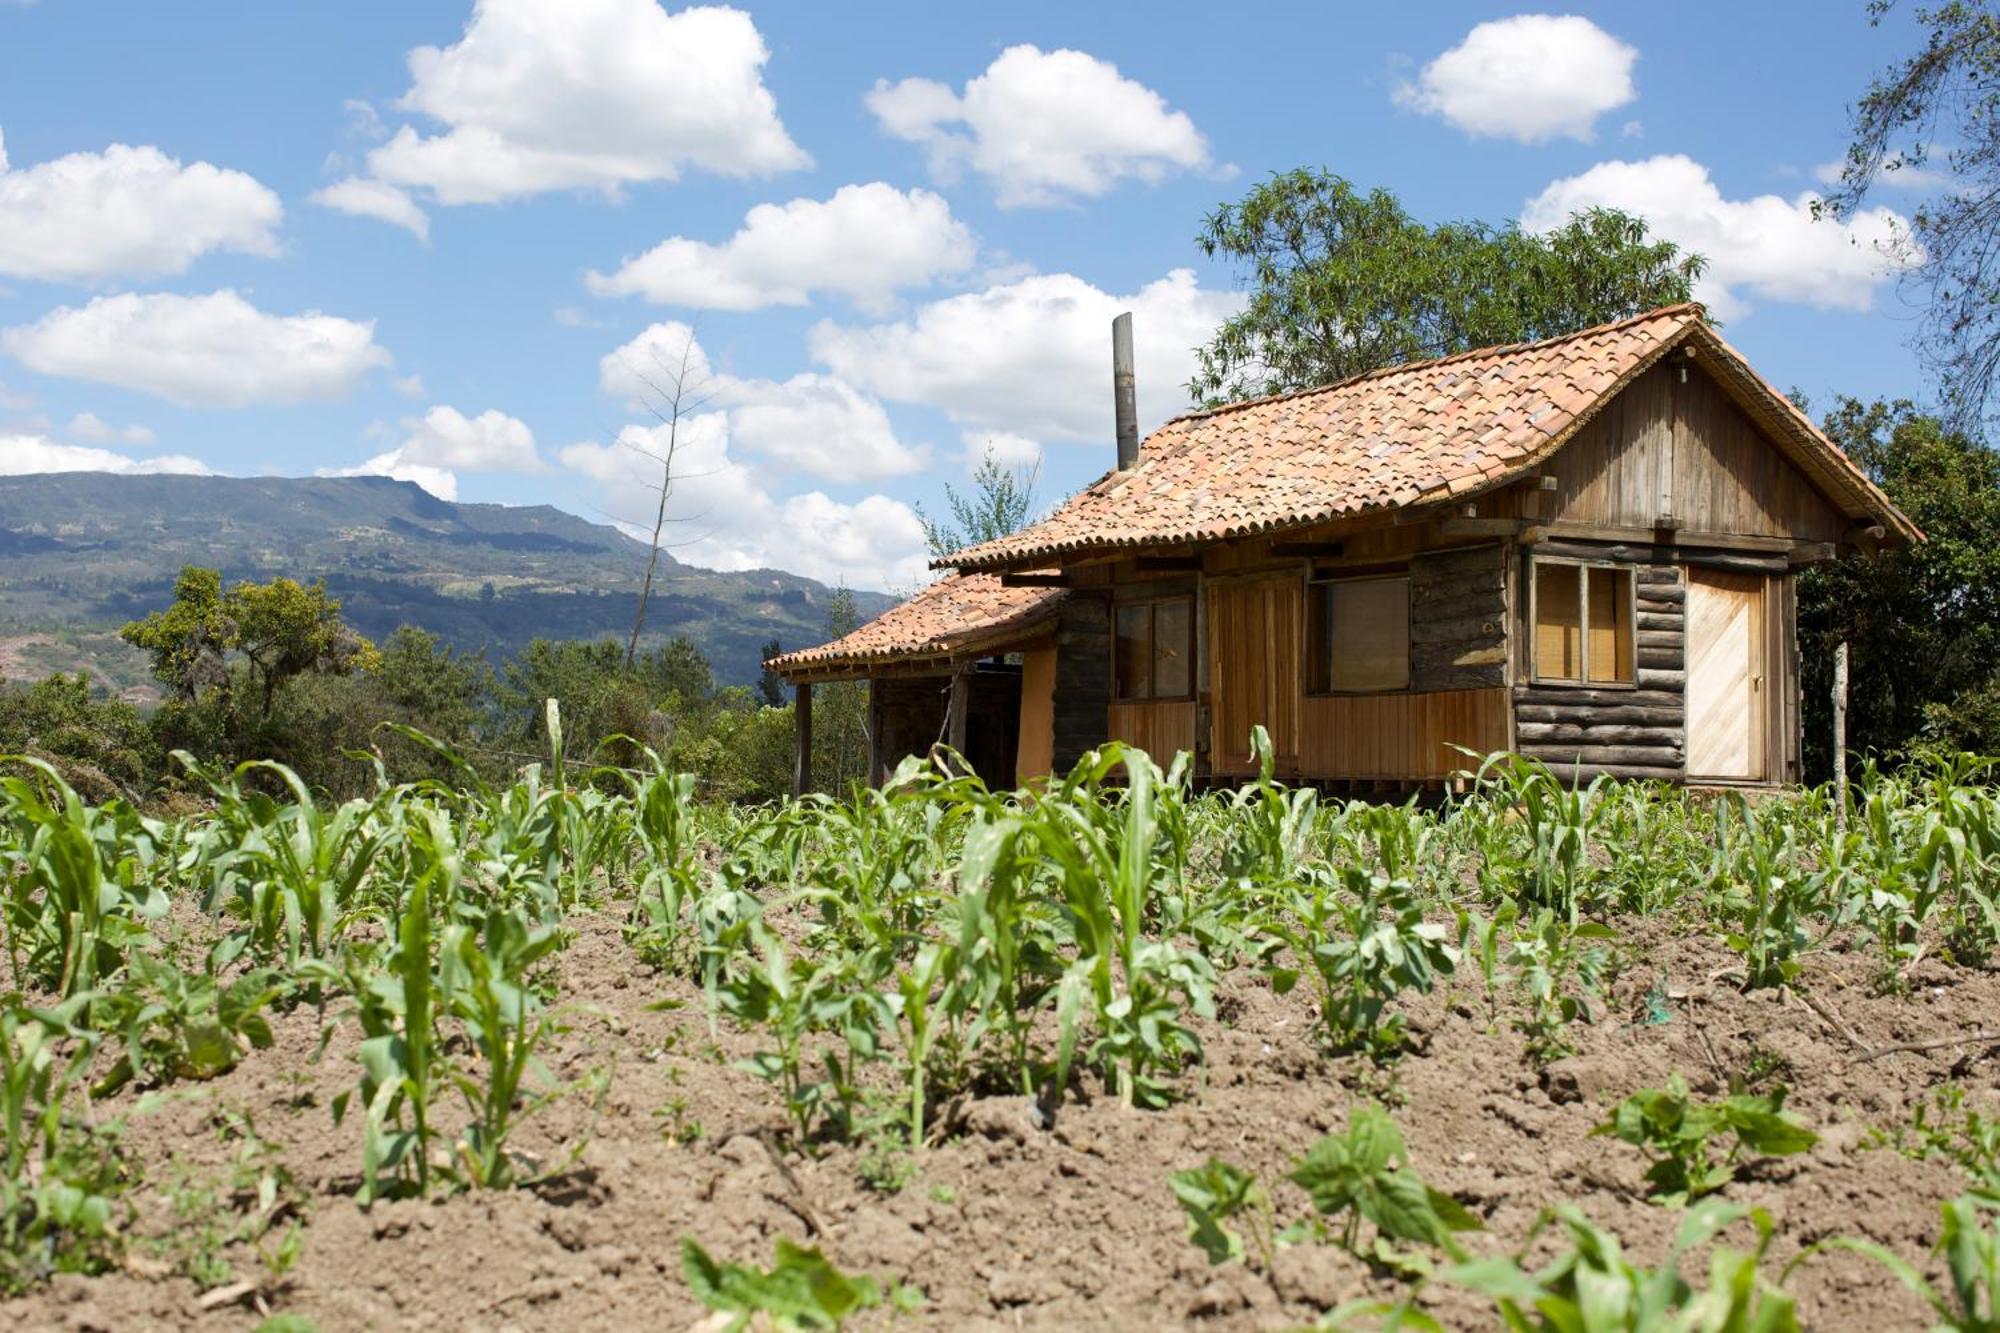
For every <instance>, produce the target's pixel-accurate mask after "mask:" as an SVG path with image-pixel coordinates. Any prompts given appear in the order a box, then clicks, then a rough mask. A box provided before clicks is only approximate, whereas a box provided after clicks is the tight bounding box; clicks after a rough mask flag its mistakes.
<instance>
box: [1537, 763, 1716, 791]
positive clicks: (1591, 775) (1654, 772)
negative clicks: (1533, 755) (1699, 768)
mask: <svg viewBox="0 0 2000 1333" xmlns="http://www.w3.org/2000/svg"><path fill="white" fill-rule="evenodd" d="M1542 762H1543V763H1545V764H1548V765H1549V767H1550V768H1551V769H1552V770H1554V771H1555V774H1556V776H1557V777H1559V778H1561V779H1562V780H1563V781H1564V782H1565V783H1568V782H1570V781H1571V780H1572V779H1574V780H1575V781H1576V782H1578V783H1579V784H1583V785H1588V784H1589V783H1591V782H1594V781H1596V780H1597V779H1598V778H1600V777H1606V778H1616V779H1618V780H1619V781H1620V782H1679V781H1680V780H1681V778H1682V776H1683V775H1684V770H1683V768H1682V766H1681V765H1679V764H1675V765H1672V766H1671V767H1669V766H1664V765H1658V764H1581V765H1578V764H1556V763H1550V761H1548V760H1546V759H1544V760H1543V761H1542Z"/></svg>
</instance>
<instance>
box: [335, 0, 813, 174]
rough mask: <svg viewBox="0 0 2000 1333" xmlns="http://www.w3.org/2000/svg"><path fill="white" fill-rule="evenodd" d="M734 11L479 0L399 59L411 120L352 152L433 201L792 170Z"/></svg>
mask: <svg viewBox="0 0 2000 1333" xmlns="http://www.w3.org/2000/svg"><path fill="white" fill-rule="evenodd" d="M769 56H770V52H769V51H768V50H767V49H766V47H765V45H764V39H763V36H762V35H761V34H760V33H759V32H758V31H757V26H756V24H755V23H753V22H752V21H751V18H750V16H749V15H748V14H745V13H743V12H742V11H741V10H736V9H726V8H717V7H694V8H688V9H684V10H682V11H681V12H679V13H677V14H676V13H669V12H668V11H667V10H666V9H665V8H663V7H662V6H661V5H659V4H657V3H655V0H479V3H478V4H477V5H476V6H475V8H474V9H473V13H472V18H471V20H470V21H469V22H468V23H467V24H466V28H465V34H464V36H463V37H461V38H460V39H459V40H458V41H457V42H456V43H454V44H453V45H451V46H446V47H435V46H423V47H418V48H417V49H415V50H413V51H411V52H410V53H409V57H408V60H409V67H410V89H409V91H408V92H407V93H405V94H404V96H403V98H402V99H401V101H399V102H398V103H397V106H398V108H399V109H401V110H403V111H406V112H412V113H415V114H418V115H421V116H424V117H428V118H429V119H430V120H432V121H434V122H436V123H437V124H438V125H440V126H442V127H443V129H442V131H441V132H439V133H435V134H426V133H423V132H420V131H419V130H418V129H416V128H415V127H413V126H411V125H403V126H401V127H400V128H398V129H397V131H396V132H395V134H394V135H392V136H391V137H390V138H389V140H388V141H387V142H385V143H382V144H380V145H378V146H376V147H375V148H373V149H371V150H370V151H369V153H368V168H369V171H370V173H371V174H372V175H373V176H375V177H376V178H377V179H379V180H382V181H386V182H388V183H389V184H391V185H395V186H400V187H403V188H406V189H408V188H421V189H423V190H426V191H428V192H429V194H430V195H431V197H432V198H434V199H435V200H436V201H437V202H439V203H443V204H476V203H496V202H499V201H501V200H506V199H514V198H519V197H521V196H524V195H531V194H537V193H540V192H543V191H547V190H570V189H588V190H603V191H608V192H615V191H616V190H618V189H619V188H620V187H622V186H625V185H629V184H636V183H639V182H644V181H660V180H673V179H675V178H677V177H678V176H679V175H680V173H681V172H682V171H684V170H686V169H688V168H690V167H698V168H702V169H704V170H708V171H712V172H716V173H719V174H721V175H726V176H765V175H770V174H772V173H774V172H779V171H786V170H790V169H792V168H795V167H801V166H805V165H807V164H808V163H809V162H810V158H808V157H807V155H806V153H805V152H804V150H802V149H801V148H800V147H799V146H798V145H797V144H796V143H794V142H793V141H792V138H791V136H790V135H789V134H787V133H786V132H785V127H784V124H783V123H782V122H781V121H780V120H779V118H778V106H777V101H776V99H775V98H773V97H772V96H771V92H770V90H769V89H768V88H766V87H765V86H764V78H763V68H764V63H765V61H766V60H767V59H768V58H769Z"/></svg>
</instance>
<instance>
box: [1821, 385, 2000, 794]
mask: <svg viewBox="0 0 2000 1333" xmlns="http://www.w3.org/2000/svg"><path fill="white" fill-rule="evenodd" d="M1824 425H1825V429H1826V432H1827V434H1828V435H1829V436H1831V437H1832V438H1833V440H1834V442H1835V443H1837V444H1839V445H1840V446H1841V448H1843V449H1845V450H1846V451H1847V454H1848V456H1849V457H1850V458H1852V459H1854V461H1855V462H1856V463H1858V464H1860V465H1861V467H1862V468H1863V469H1864V470H1865V471H1866V472H1867V473H1868V475H1869V476H1870V477H1872V478H1873V479H1874V480H1875V482H1876V484H1878V485H1879V486H1881V487H1882V489H1883V490H1884V491H1885V492H1887V493H1888V495H1889V498H1890V499H1892V500H1894V501H1895V502H1896V503H1897V505H1898V506H1900V507H1901V508H1902V510H1903V512H1904V513H1906V514H1908V515H1909V516H1910V518H1911V519H1912V520H1914V521H1915V522H1916V524H1917V526H1919V527H1921V528H1922V529H1923V530H1924V532H1925V535H1926V537H1927V538H1928V540H1927V541H1925V542H1923V543H1921V544H1919V545H1916V546H1912V547H1907V548H1903V549H1899V550H1893V551H1888V552H1885V553H1884V554H1882V555H1880V556H1879V557H1876V558H1874V559H1850V560H1843V561H1840V562H1838V563H1836V564H1832V565H1825V566H1820V567H1817V568H1814V569H1811V570H1808V571H1807V572H1806V573H1805V574H1804V575H1803V576H1802V577H1801V579H1800V582H1799V648H1800V656H1801V660H1802V662H1803V665H1804V680H1803V683H1802V689H1803V691H1804V700H1803V702H1804V719H1805V746H1806V750H1805V758H1806V763H1807V774H1808V776H1809V777H1813V778H1824V777H1826V776H1827V775H1828V774H1830V773H1831V771H1832V767H1831V766H1832V751H1831V739H1830V737H1831V721H1830V710H1831V703H1830V698H1829V690H1830V688H1831V680H1832V661H1833V648H1834V645H1835V644H1837V643H1839V642H1841V641H1842V640H1846V641H1847V643H1848V644H1849V645H1850V647H1849V652H1850V654H1851V662H1852V666H1851V671H1850V676H1851V680H1850V684H1849V692H1848V713H1847V734H1848V740H1849V745H1850V746H1851V747H1852V748H1853V749H1854V750H1855V751H1856V752H1857V753H1860V754H1865V753H1869V752H1871V751H1872V752H1874V753H1876V754H1878V755H1883V756H1889V755H1894V754H1898V753H1901V752H1905V751H1907V750H1908V749H1909V748H1910V747H1911V746H1912V745H1916V744H1930V745H1935V746H1939V747H1942V748H1947V749H1953V750H1956V749H1975V750H1983V751H1986V752H1988V753H2000V455H1996V454H1995V453H1994V452H1993V451H1992V450H1989V449H1986V448H1984V447H1982V446H1981V445H1980V444H1979V443H1978V442H1977V441H1976V440H1973V439H1972V438H1970V437H1969V436H1967V435H1965V434H1963V433H1961V432H1958V431H1954V430H1951V429H1950V428H1949V427H1948V426H1947V425H1946V424H1945V423H1944V422H1943V421H1941V420H1940V419H1939V418H1937V417H1936V416H1933V415H1930V414H1928V413H1924V412H1921V411H1919V410H1918V409H1917V408H1915V407H1914V406H1912V405H1911V404H1910V403H1907V402H1895V403H1880V402H1877V403H1861V402H1857V401H1855V400H1854V399H1851V398H1849V399H1842V400H1840V402H1839V403H1837V404H1836V405H1835V407H1834V409H1833V411H1832V412H1831V413H1829V414H1828V415H1827V417H1826V420H1825V423H1824Z"/></svg>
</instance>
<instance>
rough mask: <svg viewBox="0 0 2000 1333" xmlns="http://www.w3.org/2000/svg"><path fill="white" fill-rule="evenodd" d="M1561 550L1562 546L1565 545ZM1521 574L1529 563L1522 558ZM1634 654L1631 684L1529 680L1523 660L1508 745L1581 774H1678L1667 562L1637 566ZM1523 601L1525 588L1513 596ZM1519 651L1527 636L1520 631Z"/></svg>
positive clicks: (1680, 722)
mask: <svg viewBox="0 0 2000 1333" xmlns="http://www.w3.org/2000/svg"><path fill="white" fill-rule="evenodd" d="M1565 553H1566V554H1567V552H1565ZM1522 567H1523V570H1524V577H1531V576H1532V566H1531V565H1530V564H1529V563H1528V562H1525V561H1524V562H1522ZM1636 579H1637V600H1636V602H1635V604H1634V607H1633V612H1634V615H1635V616H1636V617H1637V625H1636V630H1637V637H1638V648H1639V659H1638V663H1637V670H1636V672H1635V676H1636V681H1635V687H1634V688H1630V689H1606V688H1601V687H1600V688H1588V687H1584V686H1577V685H1547V684H1540V683H1537V682H1535V681H1533V680H1532V679H1530V676H1531V675H1532V664H1531V662H1530V661H1528V660H1527V659H1526V658H1524V659H1523V663H1522V669H1521V672H1520V680H1521V682H1522V683H1520V684H1517V685H1516V686H1515V687H1514V736H1515V748H1516V749H1518V750H1519V751H1520V752H1521V753H1522V754H1524V755H1528V756H1531V757H1533V758H1536V759H1540V760H1542V761H1543V762H1544V763H1546V764H1548V765H1550V766H1551V767H1553V768H1557V769H1560V770H1561V771H1562V772H1563V773H1564V774H1565V775H1567V774H1569V773H1571V772H1573V771H1578V769H1579V766H1580V771H1581V774H1582V777H1583V779H1584V781H1589V780H1590V779H1591V778H1593V777H1595V776H1596V775H1597V774H1598V773H1600V772H1606V773H1612V774H1615V775H1616V776H1619V777H1629V778H1664V779H1668V780H1672V781H1678V780H1679V779H1680V777H1681V776H1682V774H1683V772H1684V770H1685V766H1686V760H1687V710H1686V701H1685V695H1684V690H1685V688H1686V683H1687V667H1686V648H1687V636H1686V605H1687V588H1686V586H1685V585H1684V584H1683V583H1682V581H1681V571H1680V567H1679V566H1678V565H1675V564H1643V565H1640V566H1639V567H1638V571H1637V575H1636ZM1520 600H1521V603H1522V605H1524V606H1525V605H1526V604H1527V600H1526V596H1525V594H1524V595H1523V596H1522V598H1521V599H1520ZM1521 637H1522V642H1523V645H1524V646H1523V650H1522V651H1523V652H1524V653H1526V652H1529V651H1532V640H1533V635H1532V634H1530V633H1524V634H1523V635H1522V636H1521Z"/></svg>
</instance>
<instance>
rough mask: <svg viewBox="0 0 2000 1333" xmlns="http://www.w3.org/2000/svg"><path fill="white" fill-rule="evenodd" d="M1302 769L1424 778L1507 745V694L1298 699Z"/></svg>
mask: <svg viewBox="0 0 2000 1333" xmlns="http://www.w3.org/2000/svg"><path fill="white" fill-rule="evenodd" d="M1300 722H1301V727H1300V738H1299V771H1300V773H1301V775H1303V776H1305V777H1311V778H1335V779H1346V778H1382V779H1394V780H1427V779H1432V778H1442V777H1448V776H1450V775H1451V774H1453V773H1455V772H1457V771H1459V770H1460V769H1467V770H1471V769H1476V768H1477V767H1478V766H1479V764H1478V761H1477V760H1475V759H1470V758H1468V757H1467V756H1465V755H1463V754H1460V753H1459V752H1458V751H1457V750H1454V749H1452V748H1451V747H1452V746H1453V745H1454V744H1457V745H1463V746H1466V747H1467V748H1468V749H1472V750H1475V751H1477V752H1479V753H1480V754H1482V755H1483V754H1487V753H1490V752H1491V751H1494V750H1504V749H1506V748H1507V691H1506V690H1505V689H1504V688H1502V687H1499V686H1495V687H1492V688H1488V689H1478V690H1441V691H1429V692H1424V693H1411V694H1354V695H1319V696H1314V697H1311V698H1308V699H1306V700H1304V701H1303V705H1302V708H1301V713H1300Z"/></svg>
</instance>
